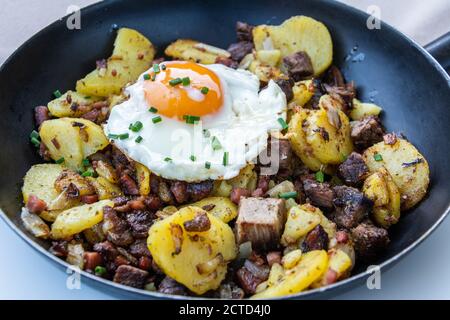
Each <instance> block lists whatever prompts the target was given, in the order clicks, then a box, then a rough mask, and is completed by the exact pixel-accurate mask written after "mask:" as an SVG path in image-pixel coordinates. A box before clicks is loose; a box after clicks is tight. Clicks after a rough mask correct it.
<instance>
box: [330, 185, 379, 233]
mask: <svg viewBox="0 0 450 320" xmlns="http://www.w3.org/2000/svg"><path fill="white" fill-rule="evenodd" d="M333 190H334V192H335V194H336V197H335V198H334V200H333V204H334V207H335V209H336V211H335V217H334V219H335V222H336V224H337V225H338V226H339V227H342V228H347V229H350V228H353V227H356V226H357V225H358V223H360V222H361V221H362V220H363V219H364V218H366V217H367V215H368V212H369V211H370V210H371V208H372V206H373V202H372V200H370V199H368V198H366V197H365V196H364V194H363V193H362V192H360V191H359V190H358V189H356V188H352V187H347V186H336V187H334V188H333Z"/></svg>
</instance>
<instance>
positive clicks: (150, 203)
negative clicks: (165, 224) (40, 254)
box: [144, 194, 162, 211]
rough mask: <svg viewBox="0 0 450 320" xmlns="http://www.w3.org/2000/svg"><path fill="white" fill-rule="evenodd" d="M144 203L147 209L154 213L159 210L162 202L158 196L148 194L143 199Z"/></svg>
mask: <svg viewBox="0 0 450 320" xmlns="http://www.w3.org/2000/svg"><path fill="white" fill-rule="evenodd" d="M144 203H145V205H146V206H147V208H148V209H150V210H152V211H155V210H158V209H159V208H161V206H162V202H161V200H160V199H159V197H158V196H156V195H153V194H150V195H148V196H147V197H145V199H144Z"/></svg>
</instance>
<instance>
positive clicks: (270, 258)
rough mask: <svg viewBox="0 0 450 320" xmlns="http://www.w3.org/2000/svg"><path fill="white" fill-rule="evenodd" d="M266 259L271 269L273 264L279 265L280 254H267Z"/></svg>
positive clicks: (277, 252) (273, 252)
mask: <svg viewBox="0 0 450 320" xmlns="http://www.w3.org/2000/svg"><path fill="white" fill-rule="evenodd" d="M266 259H267V264H268V265H269V267H271V266H272V265H273V264H275V263H278V264H281V252H280V251H271V252H269V253H268V254H267V256H266Z"/></svg>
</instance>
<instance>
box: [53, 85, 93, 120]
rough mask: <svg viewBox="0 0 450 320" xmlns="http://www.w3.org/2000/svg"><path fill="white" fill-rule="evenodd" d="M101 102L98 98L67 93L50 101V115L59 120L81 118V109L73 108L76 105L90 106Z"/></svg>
mask: <svg viewBox="0 0 450 320" xmlns="http://www.w3.org/2000/svg"><path fill="white" fill-rule="evenodd" d="M98 100H100V98H98V97H92V96H87V95H84V94H80V93H78V92H75V91H70V90H69V91H67V92H66V93H64V94H63V95H62V96H61V97H59V98H56V99H54V100H52V101H50V102H49V103H48V104H47V107H48V110H49V111H50V113H51V114H52V115H53V116H55V117H58V118H62V117H79V116H81V115H82V111H81V110H80V108H76V109H74V108H72V106H73V105H74V104H76V105H79V106H81V105H89V104H92V103H94V102H96V101H98Z"/></svg>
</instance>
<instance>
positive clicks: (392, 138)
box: [383, 133, 397, 145]
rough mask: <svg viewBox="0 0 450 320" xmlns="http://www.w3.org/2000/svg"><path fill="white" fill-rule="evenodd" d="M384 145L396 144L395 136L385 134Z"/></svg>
mask: <svg viewBox="0 0 450 320" xmlns="http://www.w3.org/2000/svg"><path fill="white" fill-rule="evenodd" d="M383 140H384V143H385V144H388V145H393V144H395V143H396V142H397V135H396V134H395V133H387V134H385V135H384V136H383Z"/></svg>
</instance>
